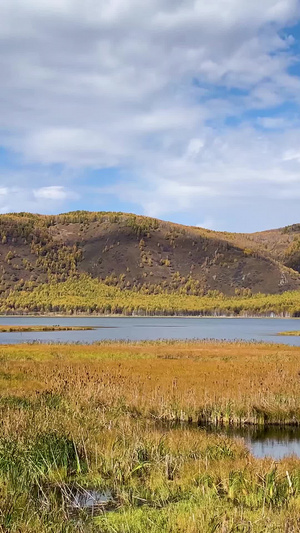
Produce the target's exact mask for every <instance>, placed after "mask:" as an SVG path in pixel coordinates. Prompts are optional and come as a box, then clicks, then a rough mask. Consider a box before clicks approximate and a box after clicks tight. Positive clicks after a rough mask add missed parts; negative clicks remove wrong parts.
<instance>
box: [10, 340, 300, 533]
mask: <svg viewBox="0 0 300 533" xmlns="http://www.w3.org/2000/svg"><path fill="white" fill-rule="evenodd" d="M0 356H1V371H0V412H1V434H0V531H1V532H2V531H3V532H5V533H20V532H22V533H50V532H51V533H71V532H72V533H73V532H75V533H83V532H84V533H96V532H100V531H101V533H145V532H148V533H199V532H201V533H237V532H242V533H248V532H249V533H250V532H251V533H265V532H267V533H274V532H275V533H276V532H277V533H281V532H286V533H296V532H297V531H299V529H300V518H299V511H300V461H299V459H298V458H297V457H295V456H294V457H287V458H285V459H283V460H281V461H279V462H274V460H273V459H271V458H265V459H256V458H255V457H253V456H252V455H251V453H250V452H249V450H248V449H247V447H246V445H245V443H244V441H243V440H241V439H232V438H230V437H228V436H226V435H218V434H213V433H209V432H206V430H205V429H203V428H202V429H200V428H199V427H197V425H198V423H199V422H201V423H203V422H204V421H207V422H210V423H212V424H224V425H245V424H255V425H257V426H260V427H265V426H267V425H271V424H276V425H277V426H279V425H282V426H284V425H286V424H293V425H296V424H300V380H299V356H300V348H298V347H291V346H283V345H271V344H270V345H267V344H255V343H249V344H245V343H244V344H242V343H224V342H211V343H209V342H182V341H180V342H174V341H172V342H167V341H164V342H163V341H160V342H141V343H121V342H102V343H99V344H94V345H63V344H48V345H42V344H32V345H28V344H22V345H14V346H10V345H2V346H1V347H0ZM79 492H80V494H83V495H86V494H89V493H92V494H95V493H98V494H105V495H107V501H106V502H103V503H102V504H99V506H97V507H96V508H85V509H84V508H82V506H80V505H79V504H78V499H77V500H76V495H77V494H78V493H79ZM108 511H109V512H108Z"/></svg>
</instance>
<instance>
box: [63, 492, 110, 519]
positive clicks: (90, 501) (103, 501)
mask: <svg viewBox="0 0 300 533" xmlns="http://www.w3.org/2000/svg"><path fill="white" fill-rule="evenodd" d="M66 501H67V507H68V509H69V512H70V514H76V513H78V512H80V511H86V512H88V513H89V514H92V515H93V516H95V515H97V514H101V513H102V512H107V511H110V510H112V509H115V508H116V501H115V500H114V498H113V495H112V493H111V492H110V491H109V490H106V491H100V490H95V489H85V488H83V487H77V488H76V489H74V488H72V489H70V491H69V492H68V493H67V497H66Z"/></svg>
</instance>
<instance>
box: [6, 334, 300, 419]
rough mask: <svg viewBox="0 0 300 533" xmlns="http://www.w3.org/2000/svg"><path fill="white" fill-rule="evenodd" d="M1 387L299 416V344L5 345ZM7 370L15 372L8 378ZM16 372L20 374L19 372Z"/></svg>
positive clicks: (155, 412) (148, 409) (241, 414)
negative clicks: (291, 345)
mask: <svg viewBox="0 0 300 533" xmlns="http://www.w3.org/2000/svg"><path fill="white" fill-rule="evenodd" d="M0 358H1V359H2V373H1V374H3V373H4V374H5V375H6V377H5V378H3V377H2V378H1V374H0V394H7V393H8V392H10V393H13V392H14V393H16V394H23V393H26V394H28V393H29V392H30V393H32V394H36V393H38V392H39V391H43V390H48V391H55V392H57V393H60V392H61V391H63V392H64V393H67V391H71V392H72V393H74V391H77V392H78V394H80V396H81V397H85V398H86V399H87V401H88V400H89V399H100V398H101V401H104V402H117V401H119V400H120V398H121V399H122V401H123V402H124V404H126V405H127V407H128V408H130V409H134V410H136V411H137V412H139V413H140V414H142V415H143V416H144V415H147V416H151V417H156V418H169V419H183V420H187V419H193V420H198V419H199V418H206V419H207V420H214V419H218V420H220V419H222V420H223V421H225V422H226V421H229V422H230V421H231V422H237V421H238V422H240V421H241V422H260V423H268V422H276V423H283V422H285V423H295V422H300V402H299V400H300V348H297V347H290V346H283V345H264V344H240V343H220V342H217V343H213V342H212V343H209V342H199V343H182V342H177V343H163V342H161V343H140V344H134V343H133V344H127V343H124V344H122V343H107V344H106V343H103V344H100V345H90V346H79V345H74V346H70V345H45V346H44V345H31V346H28V345H18V346H2V347H1V349H0ZM7 375H10V376H11V377H10V379H7ZM18 376H19V377H18Z"/></svg>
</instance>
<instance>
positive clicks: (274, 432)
mask: <svg viewBox="0 0 300 533" xmlns="http://www.w3.org/2000/svg"><path fill="white" fill-rule="evenodd" d="M202 428H203V429H205V430H206V431H207V432H209V433H217V434H222V435H227V436H228V437H238V438H243V439H244V441H245V444H246V445H247V446H248V448H249V450H250V452H251V453H252V454H253V455H254V457H257V458H260V459H261V458H264V457H272V458H273V459H275V460H280V459H283V457H286V456H288V455H296V456H297V457H299V458H300V427H299V426H284V427H280V426H269V427H256V426H244V427H231V426H230V427H225V426H217V427H213V426H202Z"/></svg>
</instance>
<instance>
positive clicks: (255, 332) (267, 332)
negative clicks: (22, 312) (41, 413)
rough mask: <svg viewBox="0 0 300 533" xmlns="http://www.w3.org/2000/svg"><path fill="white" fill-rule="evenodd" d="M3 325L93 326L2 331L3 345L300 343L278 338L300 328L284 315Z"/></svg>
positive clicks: (25, 320)
mask: <svg viewBox="0 0 300 533" xmlns="http://www.w3.org/2000/svg"><path fill="white" fill-rule="evenodd" d="M0 324H1V325H24V326H25V325H51V326H52V325H58V326H92V327H94V328H95V329H94V330H90V331H48V332H12V333H0V344H14V343H20V342H33V341H40V342H81V343H92V342H97V341H101V340H105V339H107V340H132V341H139V340H157V339H179V340H180V339H219V340H244V341H253V340H255V341H264V342H275V343H278V342H280V343H283V344H290V345H294V346H300V337H292V336H290V337H278V336H277V334H278V333H279V332H281V331H291V330H298V329H299V330H300V320H299V319H296V318H294V319H292V318H291V319H287V318H285V319H280V318H179V317H178V318H160V317H151V318H150V317H149V318H148V317H142V318H137V317H136V318H133V317H130V318H127V317H126V318H125V317H124V318H123V317H122V318H121V317H120V318H116V317H81V318H80V317H45V316H43V317H30V316H26V317H24V316H22V317H17V316H1V317H0Z"/></svg>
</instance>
